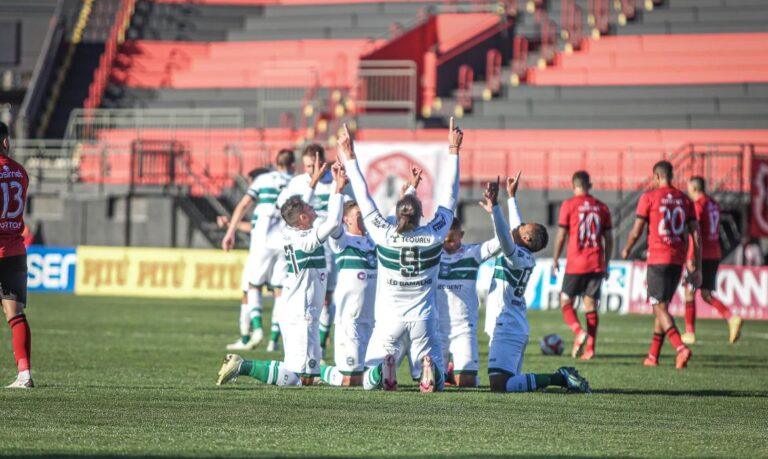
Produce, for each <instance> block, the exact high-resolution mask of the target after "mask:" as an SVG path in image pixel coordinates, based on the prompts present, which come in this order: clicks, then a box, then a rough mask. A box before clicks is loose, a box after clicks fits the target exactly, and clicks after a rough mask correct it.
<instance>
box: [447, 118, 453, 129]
mask: <svg viewBox="0 0 768 459" xmlns="http://www.w3.org/2000/svg"><path fill="white" fill-rule="evenodd" d="M453 129H454V121H453V117H451V120H450V121H449V122H448V130H449V131H450V132H453Z"/></svg>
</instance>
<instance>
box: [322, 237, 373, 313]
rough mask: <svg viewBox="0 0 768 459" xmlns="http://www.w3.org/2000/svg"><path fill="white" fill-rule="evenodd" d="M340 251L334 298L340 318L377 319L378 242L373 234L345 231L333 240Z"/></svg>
mask: <svg viewBox="0 0 768 459" xmlns="http://www.w3.org/2000/svg"><path fill="white" fill-rule="evenodd" d="M329 242H330V245H331V250H333V252H334V253H335V254H336V269H337V271H338V274H337V276H338V279H337V284H336V290H335V291H334V292H333V299H334V302H335V303H336V321H337V322H338V321H355V322H357V323H373V322H374V305H375V304H376V278H377V277H378V276H377V263H376V244H374V243H373V240H372V239H371V238H370V236H368V235H365V236H357V235H354V234H349V233H346V232H345V233H343V234H342V235H341V237H339V238H338V239H337V238H333V237H332V238H331V239H329Z"/></svg>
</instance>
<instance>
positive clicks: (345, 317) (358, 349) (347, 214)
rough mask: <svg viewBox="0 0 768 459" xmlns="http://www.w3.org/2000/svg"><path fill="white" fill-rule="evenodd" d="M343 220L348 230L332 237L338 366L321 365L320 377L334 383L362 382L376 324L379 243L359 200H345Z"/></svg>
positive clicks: (336, 384) (346, 384) (351, 383)
mask: <svg viewBox="0 0 768 459" xmlns="http://www.w3.org/2000/svg"><path fill="white" fill-rule="evenodd" d="M343 221H344V226H345V227H346V231H345V232H343V233H342V234H341V235H339V237H331V239H330V246H331V250H333V252H334V253H335V254H336V269H337V271H338V282H337V284H336V290H334V293H333V300H334V303H336V308H337V309H336V333H335V334H334V356H335V359H336V366H330V365H321V366H320V377H321V379H322V380H323V382H325V383H328V384H331V385H333V386H361V385H362V384H363V370H365V367H364V366H363V363H364V361H365V352H366V350H367V349H368V341H369V340H370V339H371V333H372V332H373V324H374V304H375V303H376V265H377V263H376V244H374V242H373V240H372V239H371V237H370V236H369V235H368V233H367V232H366V230H365V226H363V216H362V214H361V213H360V207H359V206H358V205H357V203H356V202H354V201H348V202H346V203H344V217H343Z"/></svg>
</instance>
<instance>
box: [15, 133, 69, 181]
mask: <svg viewBox="0 0 768 459" xmlns="http://www.w3.org/2000/svg"><path fill="white" fill-rule="evenodd" d="M11 154H12V156H13V158H14V159H15V160H16V161H18V162H19V163H20V164H21V165H22V166H24V168H25V169H26V170H27V174H28V175H29V185H30V189H31V190H33V191H34V190H35V189H42V187H43V184H52V185H59V186H60V185H66V186H68V187H69V186H71V185H72V184H74V183H76V182H78V181H79V155H78V145H77V143H76V142H72V141H68V140H41V139H18V140H13V141H12V143H11Z"/></svg>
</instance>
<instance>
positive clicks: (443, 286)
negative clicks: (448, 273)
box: [437, 284, 463, 291]
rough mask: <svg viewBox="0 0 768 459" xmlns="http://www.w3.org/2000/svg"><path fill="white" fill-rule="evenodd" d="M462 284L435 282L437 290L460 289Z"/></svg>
mask: <svg viewBox="0 0 768 459" xmlns="http://www.w3.org/2000/svg"><path fill="white" fill-rule="evenodd" d="M462 287H463V285H461V284H437V289H438V290H456V291H458V290H461V288H462Z"/></svg>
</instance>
